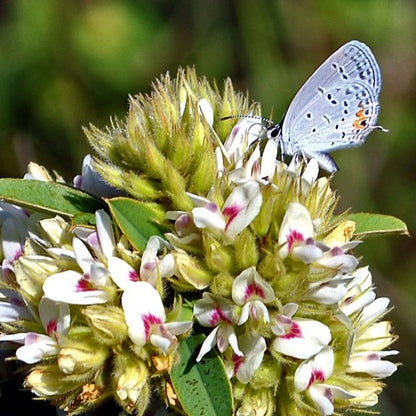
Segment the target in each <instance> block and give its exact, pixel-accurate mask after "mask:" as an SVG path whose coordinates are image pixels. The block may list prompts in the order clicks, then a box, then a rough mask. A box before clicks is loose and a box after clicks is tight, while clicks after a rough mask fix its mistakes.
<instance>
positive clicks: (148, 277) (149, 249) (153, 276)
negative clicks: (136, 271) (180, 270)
mask: <svg viewBox="0 0 416 416" xmlns="http://www.w3.org/2000/svg"><path fill="white" fill-rule="evenodd" d="M168 247H169V243H168V242H167V241H165V240H163V239H162V238H160V237H158V236H153V237H150V238H149V241H148V242H147V244H146V249H145V250H144V252H143V256H142V262H141V264H140V278H141V279H142V280H144V281H146V282H149V283H150V284H152V285H153V286H156V283H157V281H158V279H159V278H163V277H170V276H172V275H173V274H174V272H175V260H174V257H173V255H172V254H166V255H165V256H163V257H162V258H159V257H158V254H159V252H160V251H163V249H164V248H168Z"/></svg>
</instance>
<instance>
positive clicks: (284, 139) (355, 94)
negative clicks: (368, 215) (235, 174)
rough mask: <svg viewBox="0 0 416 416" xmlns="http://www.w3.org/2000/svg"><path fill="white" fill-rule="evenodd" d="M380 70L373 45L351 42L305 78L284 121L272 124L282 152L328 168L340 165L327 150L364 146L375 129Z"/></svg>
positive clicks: (270, 130) (269, 133)
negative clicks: (314, 161) (372, 48)
mask: <svg viewBox="0 0 416 416" xmlns="http://www.w3.org/2000/svg"><path fill="white" fill-rule="evenodd" d="M380 89H381V73H380V68H379V66H378V64H377V61H376V59H375V57H374V55H373V53H372V52H371V50H370V48H368V46H366V45H365V44H363V43H361V42H358V41H355V40H353V41H350V42H348V43H346V44H345V45H343V46H342V47H341V48H339V49H338V50H337V51H336V52H335V53H333V54H332V55H331V56H330V57H329V58H328V59H327V60H326V61H325V62H324V63H323V64H322V65H321V66H320V67H319V68H318V69H317V70H316V71H315V72H314V73H313V74H312V76H311V77H310V78H309V79H308V80H307V81H306V83H305V84H304V85H303V86H302V87H301V89H300V90H299V91H298V93H297V94H296V95H295V97H294V99H293V101H292V102H291V104H290V105H289V108H288V110H287V112H286V114H285V116H284V118H283V121H282V122H281V123H280V124H275V125H272V126H271V127H268V128H267V132H266V135H267V137H269V138H272V139H274V140H276V142H277V143H278V146H279V148H280V150H281V152H282V153H283V154H286V155H289V156H291V155H301V156H303V157H306V158H315V159H317V161H318V163H319V164H320V166H321V167H322V168H324V169H325V170H327V171H329V172H331V173H332V172H335V171H337V170H338V167H337V165H336V164H335V162H334V161H333V159H332V158H331V157H330V156H329V155H328V153H330V152H332V151H334V150H339V149H345V148H350V147H356V146H360V145H361V144H362V143H363V142H364V141H365V139H366V137H367V135H368V134H369V133H370V132H371V131H372V130H373V129H375V128H380V127H379V126H377V125H376V122H377V118H378V114H379V110H380V104H379V100H378V97H379V93H380Z"/></svg>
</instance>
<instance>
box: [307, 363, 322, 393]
mask: <svg viewBox="0 0 416 416" xmlns="http://www.w3.org/2000/svg"><path fill="white" fill-rule="evenodd" d="M323 381H325V374H324V372H323V371H322V370H318V369H316V368H314V369H313V370H312V373H311V377H310V378H309V383H308V387H307V389H308V388H309V387H310V386H311V385H312V384H314V383H316V382H318V383H322V382H323Z"/></svg>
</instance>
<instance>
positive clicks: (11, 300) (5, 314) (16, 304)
mask: <svg viewBox="0 0 416 416" xmlns="http://www.w3.org/2000/svg"><path fill="white" fill-rule="evenodd" d="M30 319H32V314H31V313H30V310H29V309H28V307H27V306H26V303H25V302H24V300H23V298H22V296H21V295H20V294H19V293H18V292H16V291H15V290H12V289H0V322H13V321H19V320H30Z"/></svg>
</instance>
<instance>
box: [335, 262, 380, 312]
mask: <svg viewBox="0 0 416 416" xmlns="http://www.w3.org/2000/svg"><path fill="white" fill-rule="evenodd" d="M351 277H352V278H353V279H352V280H351V281H350V282H349V283H348V285H347V289H348V291H347V293H346V295H345V297H344V298H343V299H342V301H341V302H340V310H341V311H342V312H343V313H344V314H345V315H346V316H352V315H353V314H354V313H356V312H357V311H359V310H361V309H362V308H363V307H364V306H366V305H368V304H370V303H371V302H372V301H373V300H374V299H375V298H376V294H375V292H374V290H373V282H372V276H371V273H370V271H369V270H368V267H361V268H359V269H357V270H355V271H354V272H353V273H351Z"/></svg>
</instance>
